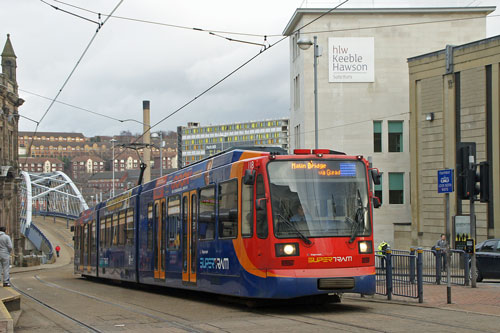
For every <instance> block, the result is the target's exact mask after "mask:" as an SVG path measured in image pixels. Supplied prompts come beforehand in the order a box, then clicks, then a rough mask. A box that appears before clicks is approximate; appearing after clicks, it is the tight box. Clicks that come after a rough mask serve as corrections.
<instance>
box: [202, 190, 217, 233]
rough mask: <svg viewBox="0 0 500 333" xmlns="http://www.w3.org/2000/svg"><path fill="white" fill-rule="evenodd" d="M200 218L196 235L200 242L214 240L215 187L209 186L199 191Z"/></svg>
mask: <svg viewBox="0 0 500 333" xmlns="http://www.w3.org/2000/svg"><path fill="white" fill-rule="evenodd" d="M199 203H200V209H199V212H200V216H199V220H198V221H199V222H198V235H199V237H200V239H201V240H211V239H214V238H215V187H214V186H210V187H207V188H204V189H202V190H200V202H199Z"/></svg>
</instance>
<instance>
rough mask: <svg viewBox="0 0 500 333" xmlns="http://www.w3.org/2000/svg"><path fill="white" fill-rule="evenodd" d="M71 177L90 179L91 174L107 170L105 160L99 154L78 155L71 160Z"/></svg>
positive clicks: (74, 178)
mask: <svg viewBox="0 0 500 333" xmlns="http://www.w3.org/2000/svg"><path fill="white" fill-rule="evenodd" d="M70 165H71V178H72V179H73V180H76V179H80V180H81V179H88V178H89V177H90V176H91V175H93V174H95V173H99V172H103V171H105V166H104V160H103V159H102V158H100V157H99V156H95V155H94V156H89V155H86V156H77V157H74V158H73V159H72V160H71V164H70Z"/></svg>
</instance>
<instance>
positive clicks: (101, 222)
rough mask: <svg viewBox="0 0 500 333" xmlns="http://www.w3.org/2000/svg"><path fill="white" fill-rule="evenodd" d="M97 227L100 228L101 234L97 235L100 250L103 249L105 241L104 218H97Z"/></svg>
mask: <svg viewBox="0 0 500 333" xmlns="http://www.w3.org/2000/svg"><path fill="white" fill-rule="evenodd" d="M99 225H100V226H101V233H100V234H99V240H100V243H99V244H100V246H101V248H103V247H104V244H105V240H106V223H105V219H104V218H99Z"/></svg>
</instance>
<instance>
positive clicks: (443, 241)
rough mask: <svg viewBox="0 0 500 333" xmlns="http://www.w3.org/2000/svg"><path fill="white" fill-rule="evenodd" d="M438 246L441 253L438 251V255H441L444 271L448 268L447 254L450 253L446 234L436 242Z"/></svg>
mask: <svg viewBox="0 0 500 333" xmlns="http://www.w3.org/2000/svg"><path fill="white" fill-rule="evenodd" d="M436 248H439V249H440V250H441V251H440V253H436V255H437V256H441V257H440V258H439V259H440V260H441V270H442V271H443V272H444V271H445V270H446V255H447V253H448V241H447V240H446V235H445V234H441V237H440V238H439V240H438V241H437V243H436Z"/></svg>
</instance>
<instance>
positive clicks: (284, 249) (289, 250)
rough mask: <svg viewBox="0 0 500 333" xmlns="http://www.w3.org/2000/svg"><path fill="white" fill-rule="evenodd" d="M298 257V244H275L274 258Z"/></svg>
mask: <svg viewBox="0 0 500 333" xmlns="http://www.w3.org/2000/svg"><path fill="white" fill-rule="evenodd" d="M298 255H299V244H298V243H280V244H276V257H290V256H298Z"/></svg>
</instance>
